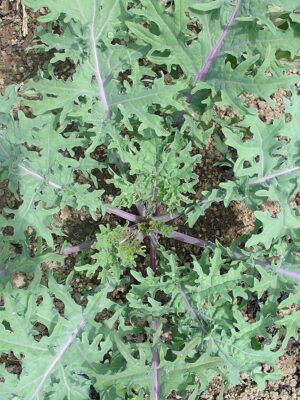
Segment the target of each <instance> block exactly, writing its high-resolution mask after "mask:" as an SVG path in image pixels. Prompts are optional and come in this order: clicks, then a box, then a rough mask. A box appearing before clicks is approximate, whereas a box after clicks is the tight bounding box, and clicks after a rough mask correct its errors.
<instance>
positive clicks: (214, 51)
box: [176, 0, 241, 126]
mask: <svg viewBox="0 0 300 400" xmlns="http://www.w3.org/2000/svg"><path fill="white" fill-rule="evenodd" d="M240 4H241V0H237V2H236V5H235V7H234V9H233V12H232V14H231V16H230V18H229V21H228V22H227V25H226V26H225V28H224V30H223V32H222V34H221V36H220V37H219V39H218V41H217V43H216V44H215V46H214V47H213V49H212V50H211V52H210V54H209V56H208V58H207V59H206V62H205V64H204V66H203V67H202V69H201V70H200V72H199V73H198V75H197V78H196V79H197V81H203V79H204V78H205V75H206V74H207V71H208V70H209V68H210V66H211V64H212V62H213V60H214V59H215V58H216V56H217V54H218V51H219V50H220V47H221V45H222V43H223V42H224V40H225V38H226V36H227V35H228V32H229V30H230V28H231V27H232V25H233V23H234V20H235V18H236V14H237V12H238V9H239V7H240ZM193 87H194V85H193ZM192 99H193V95H192V93H190V94H189V95H188V96H187V98H186V101H187V102H188V103H190V102H191V101H192ZM182 122H183V112H182V111H181V112H180V113H179V114H178V117H177V121H176V126H180V125H181V124H182Z"/></svg>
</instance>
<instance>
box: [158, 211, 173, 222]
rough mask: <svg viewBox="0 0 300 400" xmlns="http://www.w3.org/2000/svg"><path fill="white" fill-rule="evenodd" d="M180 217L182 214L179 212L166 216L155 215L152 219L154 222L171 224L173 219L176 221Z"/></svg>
mask: <svg viewBox="0 0 300 400" xmlns="http://www.w3.org/2000/svg"><path fill="white" fill-rule="evenodd" d="M179 216H180V213H179V212H177V211H174V212H173V213H170V214H164V215H155V216H154V217H152V219H153V221H160V222H169V221H172V220H173V219H176V218H178V217H179Z"/></svg>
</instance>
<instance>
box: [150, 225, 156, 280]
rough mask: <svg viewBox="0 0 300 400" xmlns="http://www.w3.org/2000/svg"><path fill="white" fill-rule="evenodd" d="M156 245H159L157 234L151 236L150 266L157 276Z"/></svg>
mask: <svg viewBox="0 0 300 400" xmlns="http://www.w3.org/2000/svg"><path fill="white" fill-rule="evenodd" d="M156 245H157V233H156V232H155V233H151V236H150V266H151V268H152V270H153V272H154V274H156V272H157V253H156Z"/></svg>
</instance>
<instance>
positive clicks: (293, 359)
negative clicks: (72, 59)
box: [0, 0, 300, 400]
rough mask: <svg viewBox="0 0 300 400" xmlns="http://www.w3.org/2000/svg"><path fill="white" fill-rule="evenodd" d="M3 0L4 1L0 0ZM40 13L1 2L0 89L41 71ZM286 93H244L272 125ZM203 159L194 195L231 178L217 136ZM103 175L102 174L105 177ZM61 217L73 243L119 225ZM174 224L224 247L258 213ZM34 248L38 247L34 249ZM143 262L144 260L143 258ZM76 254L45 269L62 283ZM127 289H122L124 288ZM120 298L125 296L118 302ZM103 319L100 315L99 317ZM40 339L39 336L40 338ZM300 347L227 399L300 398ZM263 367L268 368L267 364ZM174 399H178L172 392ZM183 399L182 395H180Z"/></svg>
mask: <svg viewBox="0 0 300 400" xmlns="http://www.w3.org/2000/svg"><path fill="white" fill-rule="evenodd" d="M0 1H1V0H0ZM36 21H37V16H36V15H35V14H34V13H32V12H29V11H28V10H27V12H26V10H24V9H22V6H21V5H20V4H19V2H18V1H17V0H2V2H1V4H0V33H1V35H0V55H1V65H0V92H2V93H3V90H4V88H5V87H6V86H7V85H9V84H12V83H21V82H23V81H25V80H26V79H28V78H29V77H32V76H34V75H35V74H36V72H37V70H38V69H39V68H40V67H42V65H43V63H44V61H45V60H44V59H43V57H41V56H40V57H39V56H38V55H36V54H35V53H32V52H30V53H28V52H26V49H28V48H29V47H30V46H31V45H32V39H33V36H34V32H35V26H36ZM291 73H295V74H299V70H293V71H291ZM286 95H287V93H286V91H284V90H279V91H278V92H276V94H275V95H274V102H275V107H271V106H270V105H268V104H267V103H266V102H265V101H263V100H261V99H257V98H253V97H251V96H247V95H245V104H246V105H248V106H254V107H255V108H256V110H257V112H258V114H259V116H260V118H261V119H262V120H263V121H264V122H266V123H270V122H271V121H272V120H273V119H274V118H278V117H279V116H280V115H281V114H282V113H283V112H284V106H283V101H282V98H283V96H286ZM218 113H219V116H220V118H225V119H226V118H229V117H230V118H231V117H233V115H232V111H231V110H229V109H228V110H227V109H225V110H219V111H218ZM201 156H202V161H201V163H200V164H199V165H198V167H197V170H196V172H197V174H198V176H199V185H198V186H197V187H196V197H198V198H199V197H200V196H201V191H203V190H210V189H212V188H214V187H216V186H217V185H218V184H219V183H220V182H222V181H224V180H228V179H230V177H231V172H230V170H228V169H226V168H224V167H223V166H221V165H220V162H222V160H223V155H222V154H221V153H220V152H219V151H218V150H217V149H216V147H215V143H214V142H213V140H212V141H211V142H210V143H209V144H208V146H207V147H205V148H203V149H202V150H201ZM102 179H103V178H102ZM16 206H17V203H16V201H15V200H14V197H13V196H12V194H11V193H10V192H9V190H8V188H7V182H0V212H2V210H3V208H4V207H10V208H14V207H16ZM58 218H60V220H61V221H62V222H63V226H64V233H65V234H66V236H67V237H66V238H64V240H65V239H66V240H67V241H69V242H70V243H71V244H72V245H76V244H79V243H81V242H83V241H85V240H86V239H87V237H94V235H95V233H96V232H97V230H98V224H99V223H100V222H101V223H105V224H106V223H112V224H113V223H115V221H116V219H115V218H111V217H110V216H106V217H105V218H104V219H102V220H101V221H98V222H95V221H92V220H91V219H90V218H89V216H88V215H87V214H86V213H84V212H74V211H72V210H70V209H68V208H66V209H64V210H62V211H61V212H60V214H59V215H58ZM172 224H173V226H175V227H178V228H180V231H182V232H185V233H190V234H192V235H193V236H196V237H197V236H198V237H199V238H202V239H206V240H211V241H215V240H216V239H217V240H219V241H220V242H221V243H223V244H224V245H227V244H229V243H231V242H232V241H233V240H234V239H235V238H236V237H237V236H239V235H241V234H244V233H249V232H251V230H252V229H253V226H254V217H253V214H252V212H251V211H250V210H249V209H248V208H247V207H246V206H245V204H243V203H241V202H233V203H232V204H231V205H230V206H229V207H228V208H225V207H224V205H219V204H213V205H212V206H211V207H210V209H209V210H207V212H206V213H205V215H204V216H203V217H201V218H200V219H199V221H198V222H197V224H196V225H195V227H194V228H193V230H189V229H188V228H186V226H184V223H183V221H182V220H181V219H180V218H178V219H176V220H175V221H173V222H172ZM162 242H163V243H164V244H165V245H166V246H167V247H168V248H169V249H173V250H175V251H176V253H177V254H178V255H180V258H182V259H183V260H186V259H187V258H189V257H190V254H191V253H192V254H195V255H196V254H198V253H199V252H200V251H201V250H200V249H199V248H195V247H191V246H188V245H182V244H179V243H178V242H175V241H172V240H169V239H164V240H163V241H162ZM61 244H62V239H61V238H57V241H56V246H57V248H60V246H61ZM32 251H34V245H33V249H32ZM144 262H145V261H144ZM74 265H75V256H71V257H69V258H68V259H67V261H66V265H65V266H64V275H63V276H62V275H61V272H60V271H61V269H58V268H57V266H56V265H49V264H47V265H44V266H43V268H44V270H46V269H48V268H51V269H53V271H54V274H55V277H56V279H58V281H59V282H60V283H61V282H64V280H65V279H66V276H67V275H68V273H69V272H71V271H72V270H73V269H74ZM30 279H32V277H31V276H30V275H26V274H18V275H17V276H15V277H14V286H15V287H18V288H22V287H24V286H26V284H27V282H28V280H30ZM98 283H99V282H98V279H97V276H94V277H92V278H91V279H87V278H86V277H83V276H82V275H80V274H76V273H75V275H74V278H73V280H72V288H73V297H74V299H75V300H76V301H77V302H79V303H81V304H84V302H85V298H86V295H87V294H88V293H89V291H92V290H93V288H94V287H96V286H97V285H98ZM123 291H124V290H123ZM112 296H115V300H116V301H119V297H121V296H122V290H121V289H120V290H117V291H116V293H114V294H112ZM120 301H121V300H120ZM56 307H57V309H58V310H62V308H63V305H61V304H59V303H57V304H56ZM99 318H102V316H99ZM37 329H38V331H39V332H40V335H43V334H45V333H44V327H43V326H42V325H41V326H40V327H37ZM37 340H38V338H37ZM299 362H300V346H299V342H296V341H291V342H290V344H289V347H288V349H287V351H286V353H285V355H284V356H283V357H281V358H280V360H279V363H278V365H279V368H280V370H281V372H282V375H283V377H282V379H281V380H280V381H278V382H276V383H268V385H267V387H266V389H265V390H264V391H263V392H259V390H258V388H257V386H256V385H255V384H254V383H253V382H252V381H251V380H250V379H249V377H248V376H246V375H245V376H242V382H243V383H242V384H241V385H239V386H236V387H234V388H232V389H231V390H229V391H227V392H226V393H225V394H224V399H226V400H250V399H251V400H262V399H265V400H273V399H276V400H296V399H300V368H299ZM1 363H3V364H4V365H5V366H6V368H7V370H8V371H9V372H11V373H13V374H19V373H20V368H21V364H20V360H18V359H17V358H16V357H15V356H14V355H13V354H2V355H1V357H0V364H1ZM264 368H266V369H267V368H268V366H267V365H265V366H264ZM221 390H222V380H221V378H220V377H218V376H216V377H215V379H214V380H213V382H212V383H211V385H210V388H209V392H208V393H207V394H205V395H202V396H200V398H199V400H216V399H217V398H218V396H219V394H220V392H221ZM90 398H91V399H97V398H98V397H97V394H96V393H95V392H94V391H93V390H91V393H90ZM172 398H173V399H180V398H179V397H176V396H173V397H172ZM182 400H183V399H182Z"/></svg>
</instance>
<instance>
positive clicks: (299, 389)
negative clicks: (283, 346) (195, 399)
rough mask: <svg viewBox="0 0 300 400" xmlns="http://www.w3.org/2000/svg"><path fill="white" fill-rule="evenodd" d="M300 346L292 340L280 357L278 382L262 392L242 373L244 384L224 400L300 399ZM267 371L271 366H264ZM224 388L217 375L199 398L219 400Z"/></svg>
mask: <svg viewBox="0 0 300 400" xmlns="http://www.w3.org/2000/svg"><path fill="white" fill-rule="evenodd" d="M299 362H300V348H299V343H298V342H290V345H289V348H288V349H287V351H286V354H285V355H283V356H282V357H280V359H279V361H278V367H279V369H280V371H281V373H282V375H283V377H282V379H281V380H280V381H278V382H269V383H268V384H267V385H266V388H265V390H264V391H262V392H260V391H259V389H258V388H257V385H256V384H255V383H254V382H253V381H252V380H251V379H249V377H248V376H247V374H243V375H242V377H241V378H242V382H243V383H242V384H241V385H238V386H236V387H234V388H232V389H230V390H229V391H228V392H226V393H225V394H224V400H299V399H300V369H299ZM263 368H264V370H265V371H268V369H269V368H270V367H269V366H268V365H265V366H264V367H263ZM221 390H222V379H221V378H220V377H219V376H218V377H216V378H215V379H214V380H213V382H212V384H211V385H210V388H209V392H208V394H205V395H202V396H200V398H199V400H217V397H218V395H219V393H220V392H221Z"/></svg>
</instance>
